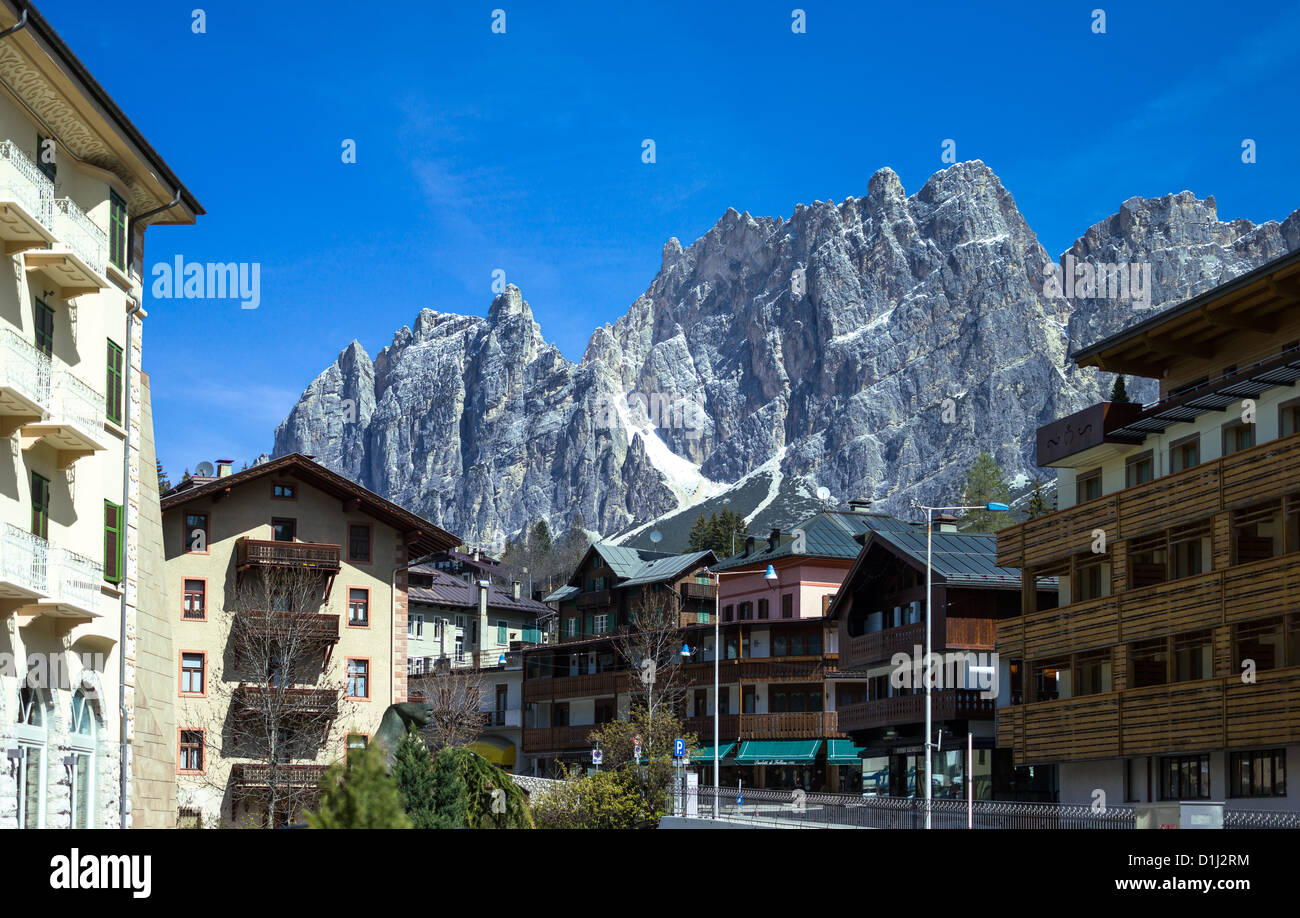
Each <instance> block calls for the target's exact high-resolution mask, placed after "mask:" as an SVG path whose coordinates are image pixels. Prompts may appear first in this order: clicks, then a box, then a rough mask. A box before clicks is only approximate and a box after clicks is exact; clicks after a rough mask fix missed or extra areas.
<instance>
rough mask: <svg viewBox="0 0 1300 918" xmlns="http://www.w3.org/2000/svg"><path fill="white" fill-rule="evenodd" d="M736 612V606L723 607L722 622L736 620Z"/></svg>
mask: <svg viewBox="0 0 1300 918" xmlns="http://www.w3.org/2000/svg"><path fill="white" fill-rule="evenodd" d="M735 611H736V607H735V606H731V605H727V606H723V607H722V620H723V621H724V622H729V621H731V620H732V619H733V618H735Z"/></svg>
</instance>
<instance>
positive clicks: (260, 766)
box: [187, 567, 353, 827]
mask: <svg viewBox="0 0 1300 918" xmlns="http://www.w3.org/2000/svg"><path fill="white" fill-rule="evenodd" d="M326 582H327V581H326V578H325V576H324V575H323V574H321V573H320V572H317V571H313V570H310V569H305V568H301V567H285V568H267V569H262V570H255V571H250V572H247V573H245V574H243V575H241V576H240V577H239V579H238V580H237V581H236V582H235V585H234V587H233V590H232V593H233V596H232V599H231V600H230V601H228V602H227V603H226V608H225V610H224V612H223V619H224V620H223V631H224V633H226V634H227V635H228V637H227V640H226V645H225V648H224V653H223V656H222V660H221V662H220V664H219V665H215V666H213V670H214V671H213V672H211V673H208V674H207V676H206V677H207V680H208V698H206V699H204V700H203V701H202V702H200V701H198V700H194V701H193V702H192V703H191V702H187V706H188V705H191V704H192V706H195V707H198V706H200V705H201V706H202V708H203V709H204V710H205V711H206V713H207V715H208V717H207V722H208V723H209V724H211V728H209V729H206V730H205V731H204V736H205V745H206V747H207V750H206V751H205V756H207V755H209V754H215V755H217V756H220V757H222V758H224V759H226V760H227V761H231V762H232V763H233V764H232V772H231V775H230V777H231V778H232V779H233V780H231V781H230V783H229V787H228V788H227V787H226V786H222V787H220V788H218V789H219V790H220V791H221V792H223V793H224V792H225V791H226V790H229V791H230V792H231V794H232V799H231V803H230V814H231V817H232V819H234V818H235V816H236V812H237V809H238V807H239V805H240V804H241V803H246V802H247V801H248V800H249V799H257V800H258V801H260V802H261V803H262V805H263V806H264V815H265V821H264V822H262V821H260V820H259V822H260V824H261V825H263V826H266V827H273V826H276V825H280V824H284V823H287V822H290V821H292V820H294V819H296V818H298V817H299V816H300V814H301V812H302V809H303V807H304V806H305V805H308V804H311V803H314V801H315V800H316V798H317V796H318V790H317V779H318V777H319V776H318V775H317V774H315V771H314V770H313V769H304V768H302V767H301V766H302V765H304V764H306V765H318V764H320V763H319V761H318V759H319V757H320V753H321V752H322V750H325V749H326V748H328V744H329V736H330V731H331V729H332V728H333V726H334V725H335V724H337V723H346V722H347V719H348V717H350V716H351V714H352V708H353V706H352V705H351V704H350V703H348V702H346V701H345V698H344V684H343V683H342V682H341V681H339V680H331V679H328V678H326V675H325V671H326V664H327V661H328V658H329V654H330V651H331V649H332V648H333V646H334V644H335V642H337V640H338V627H339V622H338V617H337V616H334V615H327V614H324V613H323V610H322V605H323V603H324V601H325V588H326ZM218 669H219V671H216V670H218ZM187 722H190V723H197V722H198V721H196V720H190V721H187ZM207 773H209V774H212V775H213V778H214V779H215V780H221V781H224V780H225V778H226V776H225V775H224V774H222V773H221V771H220V770H216V769H207Z"/></svg>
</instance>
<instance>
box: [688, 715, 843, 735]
mask: <svg viewBox="0 0 1300 918" xmlns="http://www.w3.org/2000/svg"><path fill="white" fill-rule="evenodd" d="M685 727H686V730H687V732H689V733H694V734H695V736H696V738H698V739H699V740H700V742H702V743H711V742H713V715H712V714H706V715H704V716H700V717H688V718H686V721H685ZM842 736H844V734H843V733H842V732H841V728H840V724H839V713H838V712H836V711H799V712H794V711H790V712H784V713H779V714H723V715H721V716H720V717H719V718H718V738H719V739H720V740H722V741H723V742H732V741H735V740H747V739H835V738H838V737H842Z"/></svg>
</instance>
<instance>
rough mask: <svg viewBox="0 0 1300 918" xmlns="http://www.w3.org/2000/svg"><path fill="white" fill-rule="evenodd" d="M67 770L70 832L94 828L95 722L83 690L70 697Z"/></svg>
mask: <svg viewBox="0 0 1300 918" xmlns="http://www.w3.org/2000/svg"><path fill="white" fill-rule="evenodd" d="M68 724H69V727H68V747H69V753H70V755H69V758H70V759H71V760H72V761H71V767H70V769H69V775H68V780H69V784H70V785H71V788H70V790H71V795H72V828H74V829H93V828H94V827H95V776H96V768H95V750H96V740H97V739H98V737H99V718H98V716H97V715H96V714H95V709H94V707H93V706H92V705H91V703H90V701H89V700H88V699H87V698H86V692H85V690H84V689H77V691H76V693H75V694H74V695H73V696H72V717H71V719H70V720H69V721H68Z"/></svg>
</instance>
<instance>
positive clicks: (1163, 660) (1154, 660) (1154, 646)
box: [1128, 638, 1169, 688]
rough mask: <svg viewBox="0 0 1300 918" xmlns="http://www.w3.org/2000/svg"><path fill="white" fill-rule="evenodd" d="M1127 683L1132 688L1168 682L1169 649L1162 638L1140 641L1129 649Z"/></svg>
mask: <svg viewBox="0 0 1300 918" xmlns="http://www.w3.org/2000/svg"><path fill="white" fill-rule="evenodd" d="M1128 665H1129V683H1130V685H1132V686H1133V688H1143V687H1145V686H1148V685H1164V684H1165V683H1166V682H1168V681H1169V647H1168V645H1167V644H1166V642H1165V639H1164V638H1157V639H1156V640H1154V641H1141V642H1139V643H1136V644H1133V645H1132V646H1131V647H1130V648H1129V662H1128Z"/></svg>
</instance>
